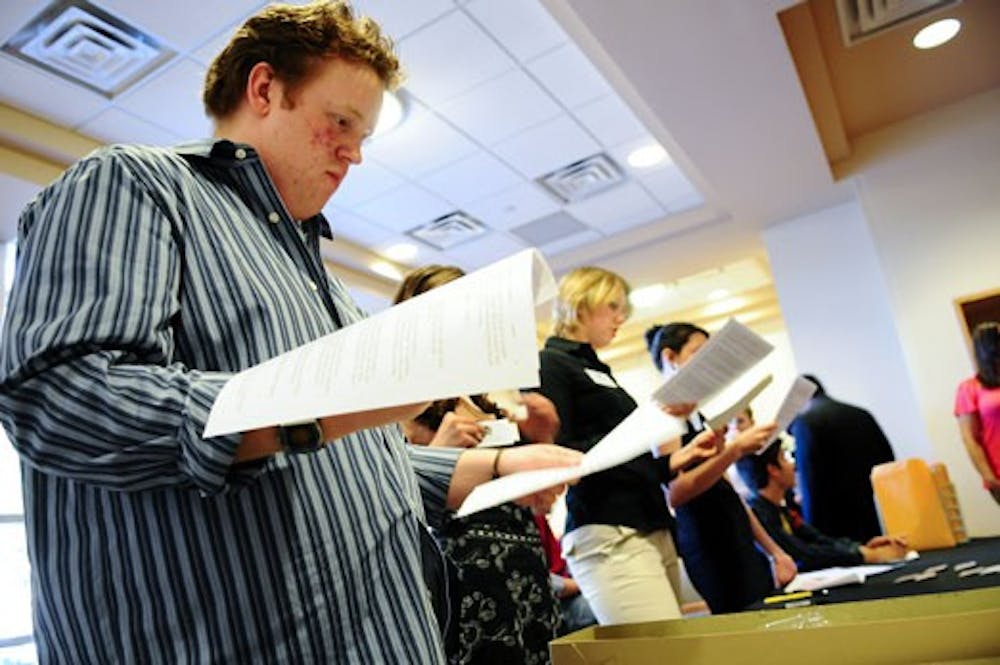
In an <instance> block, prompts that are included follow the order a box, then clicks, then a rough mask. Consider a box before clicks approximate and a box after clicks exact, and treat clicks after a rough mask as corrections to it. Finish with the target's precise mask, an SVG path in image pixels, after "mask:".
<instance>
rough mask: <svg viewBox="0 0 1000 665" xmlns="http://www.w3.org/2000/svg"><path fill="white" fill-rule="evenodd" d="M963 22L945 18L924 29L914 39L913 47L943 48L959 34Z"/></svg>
mask: <svg viewBox="0 0 1000 665" xmlns="http://www.w3.org/2000/svg"><path fill="white" fill-rule="evenodd" d="M961 28H962V22H961V21H959V20H958V19H955V18H945V19H941V20H940V21H935V22H934V23H931V24H930V25H928V26H927V27H925V28H923V29H921V30H920V32H918V33H917V34H916V35H915V36H914V37H913V45H914V46H916V47H917V48H920V49H928V48H934V47H935V46H941V44H944V43H945V42H947V41H948V40H950V39H951V38H952V37H954V36H955V35H957V34H958V31H959V30H961Z"/></svg>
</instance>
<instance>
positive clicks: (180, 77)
mask: <svg viewBox="0 0 1000 665" xmlns="http://www.w3.org/2000/svg"><path fill="white" fill-rule="evenodd" d="M204 81H205V68H204V67H202V66H201V65H200V64H198V63H196V62H194V61H193V60H189V59H187V58H177V59H176V60H175V61H174V63H173V64H171V65H168V67H167V68H166V69H163V70H161V71H160V72H158V73H155V74H153V75H152V76H150V77H149V78H148V79H146V81H145V82H144V83H142V84H141V86H140V87H138V88H134V89H132V90H130V91H128V92H126V93H125V94H124V95H122V96H121V97H120V98H119V99H117V100H116V106H120V107H121V108H123V109H125V110H126V111H128V112H130V113H131V114H132V115H136V116H139V117H140V118H146V119H147V120H149V121H150V122H153V123H155V124H157V125H159V126H160V127H163V128H164V129H167V130H169V131H171V132H173V133H174V134H177V135H178V136H182V137H184V138H185V139H199V138H204V137H206V136H211V135H212V123H211V122H209V120H208V118H207V117H205V112H204V110H203V109H202V105H201V89H202V85H203V84H204Z"/></svg>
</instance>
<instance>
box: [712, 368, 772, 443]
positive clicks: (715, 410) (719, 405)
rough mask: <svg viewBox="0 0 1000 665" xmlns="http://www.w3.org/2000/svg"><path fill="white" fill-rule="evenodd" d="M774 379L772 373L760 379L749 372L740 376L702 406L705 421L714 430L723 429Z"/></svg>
mask: <svg viewBox="0 0 1000 665" xmlns="http://www.w3.org/2000/svg"><path fill="white" fill-rule="evenodd" d="M773 379H774V377H773V376H771V375H770V374H767V375H766V376H764V377H763V378H760V379H757V378H755V377H753V376H750V375H749V374H747V375H744V376H742V377H740V378H739V379H737V380H736V381H734V382H733V383H731V384H730V385H729V386H728V387H727V388H726V389H725V390H723V391H722V392H721V393H719V394H718V395H716V396H715V397H713V398H712V399H711V400H710V401H709V402H708V403H707V404H705V406H704V407H702V409H701V410H702V412H703V413H705V414H706V416H705V422H706V423H707V424H708V426H709V427H710V428H711V429H712V430H713V431H715V432H719V431H721V430H722V428H724V427H725V426H726V425H727V424H728V423H729V421H730V420H732V419H733V418H735V417H736V416H738V415H739V414H740V413H742V412H743V411H744V410H745V409H746V408H747V407H749V406H750V402H752V401H753V400H754V398H756V397H757V395H759V394H760V393H761V391H763V390H764V388H766V387H767V386H769V385H770V384H771V381H772V380H773ZM748 386H749V387H748Z"/></svg>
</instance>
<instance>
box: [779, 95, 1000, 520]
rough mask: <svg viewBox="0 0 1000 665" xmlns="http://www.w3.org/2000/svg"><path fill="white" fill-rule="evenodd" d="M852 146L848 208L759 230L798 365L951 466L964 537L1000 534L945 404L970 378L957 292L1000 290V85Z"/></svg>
mask: <svg viewBox="0 0 1000 665" xmlns="http://www.w3.org/2000/svg"><path fill="white" fill-rule="evenodd" d="M856 147H857V153H856V157H855V159H854V160H853V163H852V164H851V168H852V169H853V173H855V175H854V181H855V182H856V184H857V187H858V197H857V203H855V204H848V205H844V206H838V207H837V208H832V209H829V210H825V211H820V212H818V213H814V214H812V215H808V216H805V217H801V218H798V219H794V220H789V221H787V222H784V223H782V224H779V225H775V226H774V227H771V228H769V229H767V230H766V231H765V242H766V244H767V246H768V252H769V256H770V260H771V265H772V268H773V270H774V274H775V282H776V286H777V291H778V295H779V299H780V300H781V304H782V314H783V317H784V319H785V322H786V324H787V327H788V331H789V336H790V339H791V343H792V348H793V351H794V353H795V357H796V360H797V361H798V364H799V366H800V367H805V366H806V365H808V366H810V367H811V368H812V369H814V370H815V371H816V372H817V373H819V374H820V376H821V378H822V377H823V374H824V373H826V374H828V375H829V376H830V377H831V378H832V379H833V380H832V381H831V382H830V383H831V385H828V388H829V389H830V392H831V394H833V395H834V396H837V397H840V398H842V399H844V400H845V401H849V402H854V403H858V404H861V405H863V406H866V407H868V408H870V409H871V410H872V411H873V412H874V413H875V415H876V417H878V418H879V420H880V421H881V422H882V424H883V426H884V427H885V428H886V430H887V433H888V434H889V437H890V439H891V440H892V443H893V446H894V447H895V449H896V451H897V455H898V456H900V457H906V456H919V457H924V458H927V459H930V460H937V461H942V462H944V463H945V464H947V466H948V468H949V471H950V473H951V476H952V480H953V481H954V483H955V485H956V487H957V489H958V493H959V499H960V502H961V504H962V507H963V510H964V513H965V518H966V521H967V523H968V526H969V530H970V532H971V533H972V534H973V535H992V534H1000V508H998V507H997V506H996V505H995V504H994V503H993V501H992V500H991V499H989V498H988V496H987V495H986V493H985V492H984V491H983V490H982V488H981V484H980V482H979V478H978V475H977V474H976V473H975V471H974V469H973V468H972V465H971V463H970V462H969V461H968V458H967V456H966V454H965V452H964V449H963V448H962V443H961V440H960V438H959V435H958V429H957V427H956V424H955V420H954V418H953V417H952V413H951V410H952V404H953V400H954V393H955V388H956V386H957V384H958V383H959V381H960V380H962V379H963V378H965V377H966V376H968V375H970V374H971V373H972V367H971V364H970V360H969V357H968V355H967V352H966V347H965V341H964V338H963V336H962V333H961V329H960V327H959V322H958V320H957V317H956V315H955V312H954V307H953V304H952V302H953V299H954V298H956V297H958V296H961V295H964V294H969V293H974V292H977V291H984V290H986V289H989V288H995V287H997V286H1000V90H994V91H992V92H990V93H986V94H984V95H981V96H978V97H976V98H973V99H970V100H967V101H965V102H963V103H961V104H958V105H954V106H952V107H948V108H946V109H944V110H941V111H937V112H933V113H930V114H926V115H924V116H921V117H919V118H916V119H914V120H911V121H909V122H907V123H904V124H901V125H899V126H896V127H893V128H890V129H888V130H884V131H882V132H878V133H875V134H872V135H870V136H868V137H865V138H864V139H863V140H861V141H860V142H859V143H858V144H857V146H856Z"/></svg>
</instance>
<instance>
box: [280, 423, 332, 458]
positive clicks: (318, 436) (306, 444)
mask: <svg viewBox="0 0 1000 665" xmlns="http://www.w3.org/2000/svg"><path fill="white" fill-rule="evenodd" d="M278 443H280V444H281V449H282V450H284V451H285V452H286V453H311V452H313V451H316V450H319V447H320V446H321V445H323V428H322V427H320V424H319V421H318V420H303V421H301V422H297V423H287V424H285V425H278Z"/></svg>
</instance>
